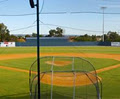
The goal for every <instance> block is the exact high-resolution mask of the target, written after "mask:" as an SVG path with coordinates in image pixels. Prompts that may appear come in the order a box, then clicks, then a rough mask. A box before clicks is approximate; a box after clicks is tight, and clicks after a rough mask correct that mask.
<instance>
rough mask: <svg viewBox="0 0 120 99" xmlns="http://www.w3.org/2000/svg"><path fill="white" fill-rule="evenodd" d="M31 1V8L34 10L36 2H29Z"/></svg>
mask: <svg viewBox="0 0 120 99" xmlns="http://www.w3.org/2000/svg"><path fill="white" fill-rule="evenodd" d="M29 1H30V6H31V8H34V7H35V4H34V1H33V0H29Z"/></svg>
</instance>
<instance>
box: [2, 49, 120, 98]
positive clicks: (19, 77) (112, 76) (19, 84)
mask: <svg viewBox="0 0 120 99" xmlns="http://www.w3.org/2000/svg"><path fill="white" fill-rule="evenodd" d="M35 52H36V48H35V47H18V48H0V54H20V53H35ZM41 52H43V53H45V52H47V53H48V52H59V53H70V52H72V53H73V52H74V53H107V54H120V47H41ZM87 59H88V60H89V61H90V62H91V63H92V64H93V65H94V66H95V68H96V69H99V68H103V67H108V66H111V65H116V64H119V63H120V62H119V61H116V60H112V59H95V58H87ZM34 60H36V58H25V59H16V60H13V59H12V60H4V61H0V65H3V66H8V67H15V68H20V69H26V70H29V68H30V65H31V64H32V63H33V61H34ZM119 71H120V68H116V69H113V70H110V71H106V72H102V73H100V74H99V76H100V77H102V80H103V99H120V96H119V92H120V87H119V81H120V77H119V76H120V72H119ZM0 75H1V76H0V78H1V79H0V99H29V94H28V92H29V85H28V83H29V82H28V74H27V73H22V72H15V71H9V70H4V69H0ZM57 89H58V92H62V93H56V94H55V95H57V96H59V97H60V98H63V99H66V97H64V96H62V94H63V93H64V91H63V90H61V89H59V88H57ZM66 90H68V89H66ZM45 95H46V94H45ZM68 99H69V98H68Z"/></svg>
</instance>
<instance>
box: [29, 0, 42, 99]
mask: <svg viewBox="0 0 120 99" xmlns="http://www.w3.org/2000/svg"><path fill="white" fill-rule="evenodd" d="M29 1H30V5H31V8H34V7H35V6H36V10H37V75H38V99H40V47H39V46H40V42H39V34H40V33H39V30H40V29H39V0H36V4H34V1H33V0H29Z"/></svg>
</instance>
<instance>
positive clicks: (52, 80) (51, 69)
mask: <svg viewBox="0 0 120 99" xmlns="http://www.w3.org/2000/svg"><path fill="white" fill-rule="evenodd" d="M54 60H55V57H54V56H53V60H52V67H51V99H53V74H54V73H53V66H54Z"/></svg>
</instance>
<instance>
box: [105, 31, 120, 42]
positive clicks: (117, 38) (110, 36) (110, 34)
mask: <svg viewBox="0 0 120 99" xmlns="http://www.w3.org/2000/svg"><path fill="white" fill-rule="evenodd" d="M107 36H108V41H111V42H119V41H120V36H119V34H118V33H117V32H111V31H109V32H108V33H107Z"/></svg>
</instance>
